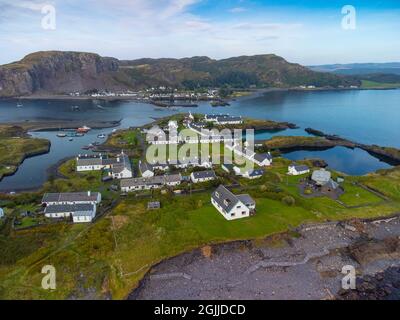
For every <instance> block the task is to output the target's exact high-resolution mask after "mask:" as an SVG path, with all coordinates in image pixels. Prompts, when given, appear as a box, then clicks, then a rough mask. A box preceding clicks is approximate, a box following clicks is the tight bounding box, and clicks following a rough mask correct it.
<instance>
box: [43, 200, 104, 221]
mask: <svg viewBox="0 0 400 320" xmlns="http://www.w3.org/2000/svg"><path fill="white" fill-rule="evenodd" d="M44 215H45V216H46V217H47V218H70V217H72V221H73V222H75V223H83V222H91V221H92V220H93V219H94V217H95V216H96V205H95V204H91V203H87V204H53V205H49V206H47V207H46V208H45V209H44Z"/></svg>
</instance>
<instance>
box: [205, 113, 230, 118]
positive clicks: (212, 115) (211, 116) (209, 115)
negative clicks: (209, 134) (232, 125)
mask: <svg viewBox="0 0 400 320" xmlns="http://www.w3.org/2000/svg"><path fill="white" fill-rule="evenodd" d="M218 117H229V115H228V114H206V115H205V118H207V119H217V118H218Z"/></svg>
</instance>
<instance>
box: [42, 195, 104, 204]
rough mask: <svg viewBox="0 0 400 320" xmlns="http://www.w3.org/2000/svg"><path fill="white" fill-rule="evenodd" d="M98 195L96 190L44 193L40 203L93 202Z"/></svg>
mask: <svg viewBox="0 0 400 320" xmlns="http://www.w3.org/2000/svg"><path fill="white" fill-rule="evenodd" d="M98 196H99V193H98V192H90V193H89V192H74V193H46V194H45V195H44V196H43V198H42V203H48V202H84V201H86V202H95V201H97V198H98Z"/></svg>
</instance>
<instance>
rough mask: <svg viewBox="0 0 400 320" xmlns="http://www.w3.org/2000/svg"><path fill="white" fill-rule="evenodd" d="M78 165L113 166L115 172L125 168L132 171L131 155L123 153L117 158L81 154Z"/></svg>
mask: <svg viewBox="0 0 400 320" xmlns="http://www.w3.org/2000/svg"><path fill="white" fill-rule="evenodd" d="M77 166H78V167H80V166H112V167H113V172H116V173H119V172H121V171H123V170H124V169H125V168H127V169H129V170H131V171H132V167H131V163H130V161H129V157H128V156H127V155H125V154H121V155H119V156H118V157H116V158H108V157H107V156H95V155H90V156H79V157H78V159H77Z"/></svg>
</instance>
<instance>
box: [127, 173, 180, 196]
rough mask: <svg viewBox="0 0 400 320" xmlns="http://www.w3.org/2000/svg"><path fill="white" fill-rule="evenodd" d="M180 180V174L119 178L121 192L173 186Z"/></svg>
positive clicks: (178, 183)
mask: <svg viewBox="0 0 400 320" xmlns="http://www.w3.org/2000/svg"><path fill="white" fill-rule="evenodd" d="M181 182H182V176H181V175H180V174H171V175H164V176H154V177H149V178H131V179H122V180H121V190H122V192H132V191H140V190H151V189H160V188H162V187H164V186H169V187H175V186H178V185H180V184H181Z"/></svg>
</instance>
